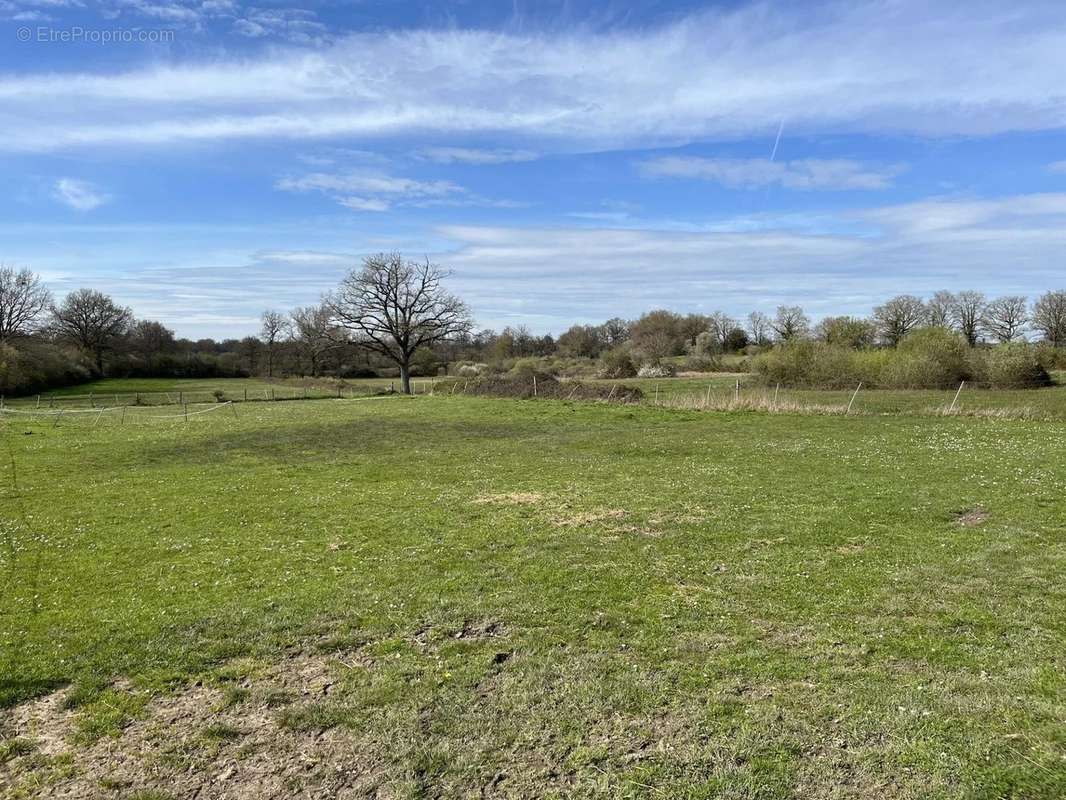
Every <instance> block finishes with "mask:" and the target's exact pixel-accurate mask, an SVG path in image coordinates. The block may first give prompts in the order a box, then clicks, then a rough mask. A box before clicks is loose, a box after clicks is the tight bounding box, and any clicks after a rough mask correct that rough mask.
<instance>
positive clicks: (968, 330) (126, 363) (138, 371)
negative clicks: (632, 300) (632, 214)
mask: <svg viewBox="0 0 1066 800" xmlns="http://www.w3.org/2000/svg"><path fill="white" fill-rule="evenodd" d="M447 275H448V273H447V272H446V270H444V269H443V268H441V267H440V266H438V265H436V264H433V263H431V262H429V261H425V262H417V261H410V260H407V259H405V258H403V257H402V256H401V255H400V254H398V253H383V254H378V255H374V256H370V257H368V258H367V259H365V260H364V262H363V264H362V265H361V266H359V267H357V268H355V269H353V270H352V271H351V272H349V273H348V275H347V276H346V277H345V278H344V279H343V281H342V282H341V284H340V285H339V286H338V287H337V289H335V290H334V291H332V292H329V293H327V294H326V295H325V296H324V297H323V298H322V301H321V302H320V303H318V304H315V305H311V306H305V307H299V308H295V309H292V310H290V311H288V312H282V311H278V310H267V311H265V312H263V314H262V317H261V326H260V330H259V332H258V335H255V336H246V337H244V338H242V339H225V340H221V341H216V340H214V339H200V340H197V341H191V340H188V339H180V338H177V337H176V336H175V334H174V332H173V331H171V330H170V329H168V328H167V327H166V326H165V325H163V324H162V323H160V322H158V321H154V320H147V319H138V318H136V317H135V315H134V313H133V311H132V310H131V309H129V308H127V307H124V306H121V305H120V304H118V303H116V302H115V301H114V300H113V299H112V298H111V297H109V296H108V295H106V294H103V293H102V292H99V291H96V290H94V289H88V288H86V289H78V290H77V291H73V292H70V293H69V294H67V295H66V296H65V297H64V298H63V299H62V301H61V302H55V300H54V298H53V296H52V294H51V293H50V292H49V290H48V289H47V287H46V286H45V285H44V283H43V281H42V280H41V279H40V277H39V276H38V275H36V274H34V273H33V272H31V271H30V270H26V269H22V270H15V269H14V268H11V267H0V390H2V391H4V392H6V393H9V394H10V393H17V392H18V391H34V390H40V389H43V388H48V387H49V386H53V385H60V384H63V383H72V382H76V381H79V380H85V379H87V378H89V377H92V376H102V375H122V376H175V377H215V376H218V377H223V376H237V375H263V376H266V377H277V376H288V375H310V376H313V377H317V376H321V375H331V376H338V377H361V376H369V375H385V376H388V375H394V376H396V377H399V378H400V381H401V388H402V389H403V390H404V391H408V390H409V388H410V378H411V377H412V376H413V375H430V374H436V373H437V371H438V370H439V369H441V368H442V367H443V366H445V365H447V364H448V363H452V362H456V361H461V360H468V361H476V362H482V361H489V362H500V361H505V360H509V359H516V358H525V357H537V356H561V357H565V358H574V359H601V358H606V357H609V355H610V353H612V352H613V351H619V352H620V351H624V352H625V354H626V357H627V358H631V359H633V360H636V361H638V362H639V363H651V364H655V363H658V362H660V361H662V360H664V359H668V358H671V357H674V356H680V355H688V356H690V357H691V358H695V359H697V360H698V359H700V358H713V357H714V356H716V355H718V354H722V353H731V352H753V350H757V349H765V348H768V347H771V346H773V345H775V344H782V343H788V342H794V341H820V342H824V343H826V344H831V345H839V346H844V347H848V348H854V349H863V348H877V347H896V346H898V345H899V344H900V343H901V342H902V341H903V340H904V339H905V338H906V337H907V336H908V335H910V334H911V333H913V332H914V331H917V330H919V329H923V328H938V329H946V330H951V331H954V332H956V333H957V334H958V335H959V336H961V337H962V338H963V339H964V340H965V341H966V342H967V343H968V344H969V345H970V346H971V347H976V346H978V345H981V344H983V343H1012V342H1018V341H1022V340H1029V339H1037V340H1040V341H1043V342H1046V343H1048V344H1049V345H1051V346H1053V347H1056V348H1059V347H1066V290H1058V291H1049V292H1046V293H1045V294H1043V295H1042V296H1041V297H1039V298H1037V299H1036V300H1035V301H1034V302H1033V303H1031V304H1030V302H1029V300H1028V298H1026V297H1023V296H1018V295H1009V296H1004V297H996V298H988V297H986V296H985V295H984V294H983V293H981V292H978V291H960V292H947V291H941V292H937V293H935V294H934V295H933V296H932V297H930V298H928V299H922V298H920V297H917V296H915V295H910V294H903V295H898V296H896V297H893V298H891V299H889V300H887V301H885V302H884V303H882V304H880V305H878V306H876V307H875V308H874V309H873V310H872V313H871V314H870V316H868V317H854V316H829V317H825V318H823V319H821V320H819V321H818V322H817V323H812V320H811V318H810V317H809V316H808V314H807V313H806V312H805V311H804V310H803V309H802V308H801V307H800V306H795V305H782V306H779V307H778V308H777V309H776V310H775V311H774V312H773V313H772V314H767V313H764V312H761V311H753V312H752V313H750V314H748V315H747V317H746V318H744V319H743V320H738V319H736V318H733V317H731V316H730V315H728V314H726V313H724V312H720V311H718V312H713V313H710V314H679V313H676V312H673V311H669V310H665V309H657V310H653V311H649V312H647V313H645V314H643V315H642V316H640V317H639V318H637V319H635V320H626V319H622V318H619V317H615V318H612V319H609V320H607V321H605V322H604V323H602V324H599V325H583V324H577V325H573V326H571V327H570V328H568V329H567V330H565V331H563V332H562V333H561V334H559V335H558V336H557V337H553V336H552V335H550V334H547V335H537V334H534V333H531V332H530V331H529V329H528V328H526V327H524V326H515V327H507V328H504V329H503V330H502V331H500V332H496V331H494V330H491V329H484V330H475V329H474V325H473V319H472V317H471V314H470V312H469V309H468V308H467V306H466V305H465V304H464V303H463V302H462V301H461V300H460V299H459V298H457V297H456V296H454V295H453V294H451V293H450V292H448V291H447V290H446V288H445V286H444V282H445V280H446V278H447Z"/></svg>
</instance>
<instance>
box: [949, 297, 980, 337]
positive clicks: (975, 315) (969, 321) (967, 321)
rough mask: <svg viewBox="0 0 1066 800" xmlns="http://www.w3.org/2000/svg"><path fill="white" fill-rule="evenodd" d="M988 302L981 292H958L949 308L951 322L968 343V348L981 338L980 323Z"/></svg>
mask: <svg viewBox="0 0 1066 800" xmlns="http://www.w3.org/2000/svg"><path fill="white" fill-rule="evenodd" d="M987 306H988V301H987V300H986V299H985V296H984V293H983V292H969V291H968V292H959V293H958V294H957V295H955V303H954V305H953V306H952V307H951V321H952V323H953V324H954V325H955V327H956V328H957V329H958V331H959V333H961V334H962V335H963V336H964V337H966V341H967V342H969V344H970V347H973V346H974V345H975V344H977V340H978V338H980V336H981V323H982V321H983V320H984V317H985V308H986V307H987Z"/></svg>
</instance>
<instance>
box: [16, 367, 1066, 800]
mask: <svg viewBox="0 0 1066 800" xmlns="http://www.w3.org/2000/svg"><path fill="white" fill-rule="evenodd" d="M662 383H664V384H665V383H666V382H665V381H664V382H662ZM1055 391H1059V390H1049V393H1051V392H1055ZM921 402H922V403H924V402H925V401H924V400H922V401H921ZM50 426H51V423H50V422H39V421H34V420H29V421H23V420H21V419H19V420H17V421H15V420H14V418H9V419H8V420H7V423H6V427H5V428H4V430H3V434H2V435H3V437H4V439H5V451H4V452H3V453H0V455H3V457H4V458H3V465H2V470H3V473H2V478H3V488H2V500H0V502H2V504H3V505H2V508H3V512H4V515H3V518H2V521H3V531H2V533H3V549H2V553H3V556H2V559H3V560H2V563H0V566H2V568H3V572H4V577H3V580H2V582H3V585H4V589H3V590H2V599H0V645H2V648H3V650H2V654H0V704H2V705H4V706H8V707H11V706H13V705H14V704H17V703H19V702H21V701H25V700H27V699H29V698H32V697H35V696H39V695H42V694H46V693H47V692H49V691H51V690H53V689H55V688H57V687H61V686H64V685H68V684H69V685H71V686H72V687H73V696H74V697H75V698H76V700H75V701H74V702H73V705H74V707H75V708H74V713H75V715H76V717H77V718H78V719H79V720H80V728H79V730H80V731H81V732H82V735H83V736H84V740H83V741H84V743H85V744H84V745H83V746H88V745H89V744H91V742H92V740H93V737H116V740H118V741H121V737H122V736H123V735H124V733H123V731H124V730H125V729H126V726H127V725H128V724H129V722H130V721H131V720H135V719H137V718H138V717H139V716H140V715H142V714H143V713H145V711H144V709H145V706H144V703H145V702H146V698H150V697H153V696H155V697H164V696H168V695H169V694H172V693H173V692H175V691H180V690H181V689H182V687H185V686H187V685H189V683H190V681H193V680H196V679H199V680H204V681H205V682H206V683H209V684H211V685H218V686H237V687H240V686H242V685H243V684H242V682H248V681H254V679H255V676H256V674H258V673H257V669H260V668H259V667H255V666H254V665H264V666H262V669H263V670H265V669H267V668H268V666H269V665H271V664H276V663H278V662H279V660H280V659H283V658H284V657H285V656H286V654H288V653H291V652H292V651H293V650H294V648H295V649H298V650H300V651H301V652H304V651H307V652H325V653H328V652H333V651H337V652H341V653H345V654H347V653H355V654H357V655H358V657H359V658H360V659H361V666H359V668H357V669H356V668H352V669H348V668H345V669H343V670H341V671H340V673H339V674H340V676H341V677H339V678H338V679H337V686H336V687H335V688H334V689H333V690H332V692H331V693H330V694H329V695H328V697H326V696H320V695H317V694H316V695H307V696H304V695H298V694H294V695H285V694H283V693H278V694H277V695H276V696H271V698H270V700H269V702H266V703H265V706H264V707H265V708H267V709H268V712H269V713H272V714H277V715H278V718H279V719H280V720H281V722H282V724H283V726H284V728H285V729H286V730H290V731H295V732H299V731H316V730H319V729H322V728H328V727H335V728H337V729H339V730H344V731H348V732H350V733H351V735H352V736H355V737H357V739H358V742H359V753H360V757H361V758H375V759H377V761H378V762H379V765H380V770H381V780H382V782H383V784H384V785H385V786H386V787H388V788H389V789H391V790H392V792H393V793H394V794H396V795H398V796H411V797H416V796H434V795H439V796H462V795H476V794H477V793H478V792H479V791H480V790H482V789H483V788H484V787H487V786H496V787H497V788H496V789H495V791H496V793H497V794H500V795H503V796H515V797H539V796H560V797H561V796H568V797H573V796H577V797H593V796H595V797H604V796H607V797H689V798H696V797H708V798H709V797H728V798H785V797H869V798H880V797H909V798H1002V797H1019V798H1021V797H1024V798H1057V797H1062V796H1063V795H1064V794H1066V760H1064V759H1066V726H1064V724H1063V721H1064V718H1066V589H1064V584H1063V581H1062V575H1063V570H1064V568H1066V492H1064V491H1063V487H1064V485H1066V460H1064V459H1063V453H1064V452H1066V424H1063V423H1062V422H1058V421H1018V420H991V419H969V418H937V417H932V416H911V415H906V414H902V415H898V416H875V415H864V416H856V417H852V418H841V417H830V416H800V415H787V414H782V415H766V414H757V413H701V412H689V411H677V410H669V409H661V408H654V407H650V406H638V407H632V406H629V407H621V406H607V405H602V404H577V403H574V404H569V403H563V402H553V401H526V402H523V401H510V400H493V399H483V398H472V397H459V396H455V397H442V396H436V397H425V398H423V397H419V398H415V399H405V398H386V399H383V400H380V401H374V402H359V401H352V402H344V401H309V402H306V403H275V404H267V403H260V404H254V405H249V406H247V407H243V408H242V409H241V411H240V415H239V416H237V417H234V416H232V415H229V414H208V415H204V416H201V417H198V418H196V419H195V421H190V422H189V423H188V424H184V423H168V422H161V423H160V424H156V425H143V426H131V425H127V426H119V425H116V424H107V423H101V424H99V425H98V426H96V427H92V425H91V424H88V423H70V424H67V423H64V424H63V425H61V426H58V427H55V428H53V427H50ZM974 509H980V510H981V511H982V512H983V513H984V514H986V515H987V519H986V520H985V521H984V522H983V523H982V524H979V525H976V526H973V527H963V526H961V525H959V524H958V523H957V521H956V519H957V515H959V514H960V513H963V512H966V511H970V510H974ZM484 631H491V635H490V634H488V633H479V632H484ZM116 679H122V680H121V682H119V683H118V684H115V683H112V681H114V680H116ZM127 682H128V683H127ZM255 696H256V695H255V694H254V692H253V698H254V697H255ZM226 697H227V701H232V703H233V704H234V709H236V711H239V710H240V709H241V708H242V707H243V705H244V704H245V703H250V702H252V699H249V696H248V695H247V694H246V693H244V692H229V693H228V694H227V695H226ZM242 728H243V726H242V725H239V724H238V725H237V726H236V728H234V729H232V730H231V729H230V728H227V727H225V723H223V722H221V721H220V722H219V727H218V728H216V729H214V730H215V734H218V735H214V734H212V733H211V731H210V730H206V731H205V730H201V731H198V732H197V731H193V732H191V733H192V734H193V735H201V736H206V737H208V738H211V739H213V740H214V741H216V742H217V746H218V747H219V748H224V747H227V746H229V745H228V744H227V741H228V740H229V739H230V738H236V737H238V736H240V730H241V729H242ZM223 734H224V735H223ZM12 747H14V748H16V750H17V751H18V752H21V750H22V749H23V748H24V747H25V746H24V745H13V746H12ZM26 758H32V756H26ZM9 763H15V761H14V760H12V761H9ZM161 788H164V789H166V788H167V787H165V786H163V787H161Z"/></svg>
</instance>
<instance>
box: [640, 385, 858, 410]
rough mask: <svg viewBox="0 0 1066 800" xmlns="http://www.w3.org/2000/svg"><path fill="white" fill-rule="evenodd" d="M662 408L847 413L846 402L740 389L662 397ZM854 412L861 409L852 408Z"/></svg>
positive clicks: (660, 402) (660, 404)
mask: <svg viewBox="0 0 1066 800" xmlns="http://www.w3.org/2000/svg"><path fill="white" fill-rule="evenodd" d="M658 405H659V406H661V407H663V408H680V409H684V410H686V411H759V412H763V413H766V414H819V415H827V414H841V415H842V414H846V413H848V407H847V406H846V405H836V404H831V403H810V402H805V401H800V400H787V399H782V398H776V399H775V397H774V393H773V392H771V391H752V390H750V389H747V390H742V391H741V392H740V393H739V395H737V394H735V393H734V392H729V393H728V394H722V393H719V392H703V393H701V394H696V395H686V396H680V397H678V396H672V397H669V396H668V397H665V398H663V399H662V400H660V401H659V403H658ZM850 413H851V414H853V415H856V414H859V413H861V412H859V411H856V410H854V409H853V410H852V411H851V412H850Z"/></svg>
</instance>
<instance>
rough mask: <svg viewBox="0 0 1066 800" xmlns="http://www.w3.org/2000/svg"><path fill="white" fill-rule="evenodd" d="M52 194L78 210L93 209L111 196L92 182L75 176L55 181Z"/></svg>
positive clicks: (61, 201)
mask: <svg viewBox="0 0 1066 800" xmlns="http://www.w3.org/2000/svg"><path fill="white" fill-rule="evenodd" d="M52 196H53V197H54V198H55V199H56V200H58V201H59V202H60V203H63V204H65V205H68V206H70V207H71V208H73V209H76V210H78V211H92V210H93V209H94V208H97V207H99V206H102V205H103V204H104V203H106V202H108V201H109V200H110V199H111V198H110V196H109V195H106V194H104V193H102V192H100V191H98V190H97V189H96V188H95V187H94V186H93V185H92V184H90V183H87V182H85V181H79V180H75V179H73V178H60V179H59V180H57V181H56V182H55V187H54V188H53V191H52Z"/></svg>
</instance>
